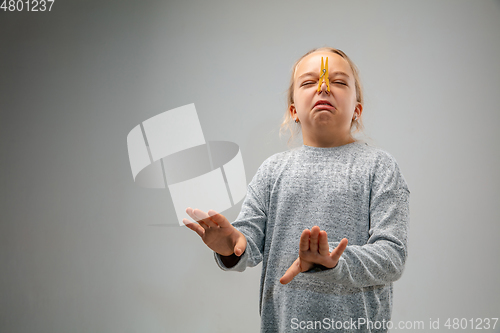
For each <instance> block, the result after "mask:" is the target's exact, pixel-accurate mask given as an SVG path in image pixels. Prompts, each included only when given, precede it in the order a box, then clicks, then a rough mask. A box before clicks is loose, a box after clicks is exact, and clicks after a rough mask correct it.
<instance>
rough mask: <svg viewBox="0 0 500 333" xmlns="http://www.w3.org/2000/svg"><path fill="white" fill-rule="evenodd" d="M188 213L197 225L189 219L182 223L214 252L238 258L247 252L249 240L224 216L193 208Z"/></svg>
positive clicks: (212, 211)
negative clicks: (233, 255)
mask: <svg viewBox="0 0 500 333" xmlns="http://www.w3.org/2000/svg"><path fill="white" fill-rule="evenodd" d="M186 213H187V214H188V215H189V216H191V218H192V219H193V220H195V221H196V222H197V223H194V222H192V221H190V220H188V219H183V220H182V222H183V223H184V224H185V225H186V227H188V228H189V229H191V230H193V231H195V232H196V233H197V234H198V235H199V236H200V237H201V239H202V240H203V242H204V243H205V244H206V245H207V246H208V247H209V248H210V249H212V250H213V251H214V252H216V253H218V254H220V255H222V256H230V255H232V254H235V255H236V256H238V257H239V256H241V255H242V254H243V252H245V249H246V247H247V239H246V238H245V236H244V235H243V234H242V233H241V232H239V231H238V230H237V229H236V228H235V227H233V226H232V225H231V223H229V221H228V220H227V219H226V217H225V216H224V215H222V214H219V213H217V212H216V211H214V210H209V211H208V214H207V213H205V212H203V211H201V210H199V209H192V208H191V207H188V208H187V209H186Z"/></svg>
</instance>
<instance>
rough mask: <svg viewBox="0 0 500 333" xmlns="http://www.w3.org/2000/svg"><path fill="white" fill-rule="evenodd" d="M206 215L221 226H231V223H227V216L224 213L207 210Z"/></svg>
mask: <svg viewBox="0 0 500 333" xmlns="http://www.w3.org/2000/svg"><path fill="white" fill-rule="evenodd" d="M208 216H210V219H211V220H212V221H214V223H216V224H217V225H218V226H219V227H221V228H227V227H230V226H231V223H229V221H228V220H227V218H226V217H225V216H224V215H222V214H219V213H217V212H216V211H215V210H212V209H211V210H209V211H208Z"/></svg>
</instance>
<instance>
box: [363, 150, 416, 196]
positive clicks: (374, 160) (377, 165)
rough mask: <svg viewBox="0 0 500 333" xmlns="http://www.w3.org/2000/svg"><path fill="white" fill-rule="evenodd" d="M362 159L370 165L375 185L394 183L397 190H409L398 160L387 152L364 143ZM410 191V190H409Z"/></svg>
mask: <svg viewBox="0 0 500 333" xmlns="http://www.w3.org/2000/svg"><path fill="white" fill-rule="evenodd" d="M359 146H360V147H359V148H360V150H361V154H360V156H362V157H361V158H362V159H364V162H365V163H366V164H367V165H369V167H370V169H371V176H372V180H373V181H374V183H379V182H382V183H385V182H389V181H390V182H394V184H393V185H394V186H395V187H396V188H404V189H406V190H408V185H407V183H406V180H405V178H404V176H403V174H402V172H401V169H400V167H399V164H398V162H397V161H396V158H395V157H394V156H393V155H392V154H390V153H389V152H387V151H386V150H384V149H382V148H379V147H375V146H371V145H369V144H366V143H363V144H361V145H359ZM408 191H409V190H408Z"/></svg>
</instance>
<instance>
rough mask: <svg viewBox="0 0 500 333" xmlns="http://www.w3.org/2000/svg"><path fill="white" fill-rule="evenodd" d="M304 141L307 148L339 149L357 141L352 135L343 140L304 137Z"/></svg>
mask: <svg viewBox="0 0 500 333" xmlns="http://www.w3.org/2000/svg"><path fill="white" fill-rule="evenodd" d="M302 139H303V141H304V144H305V145H306V146H311V147H319V148H330V147H339V146H343V145H346V144H349V143H353V142H355V141H356V140H355V139H354V138H353V137H352V136H351V135H349V136H348V137H342V138H307V137H305V136H304V135H302Z"/></svg>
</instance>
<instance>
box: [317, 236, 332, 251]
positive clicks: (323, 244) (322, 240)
mask: <svg viewBox="0 0 500 333" xmlns="http://www.w3.org/2000/svg"><path fill="white" fill-rule="evenodd" d="M318 243H319V254H321V255H322V256H327V255H329V254H330V246H329V245H328V235H327V234H326V231H324V230H322V231H320V233H319V237H318Z"/></svg>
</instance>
